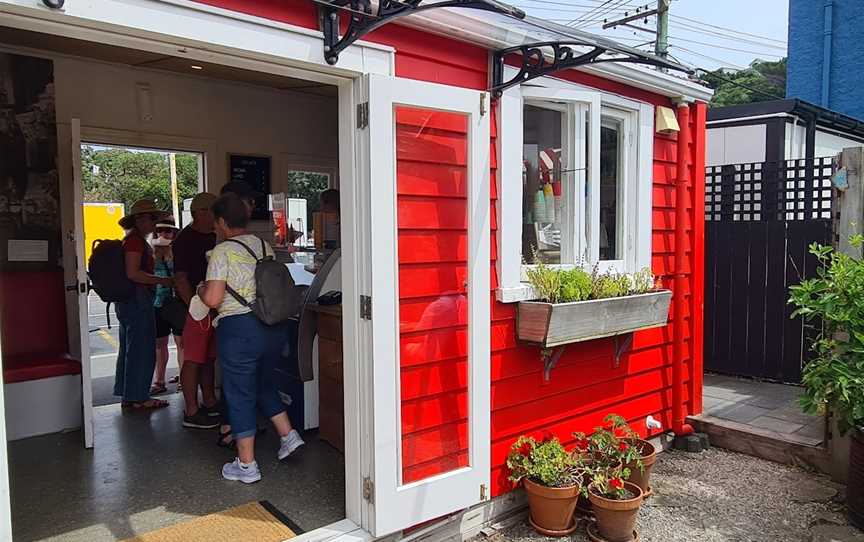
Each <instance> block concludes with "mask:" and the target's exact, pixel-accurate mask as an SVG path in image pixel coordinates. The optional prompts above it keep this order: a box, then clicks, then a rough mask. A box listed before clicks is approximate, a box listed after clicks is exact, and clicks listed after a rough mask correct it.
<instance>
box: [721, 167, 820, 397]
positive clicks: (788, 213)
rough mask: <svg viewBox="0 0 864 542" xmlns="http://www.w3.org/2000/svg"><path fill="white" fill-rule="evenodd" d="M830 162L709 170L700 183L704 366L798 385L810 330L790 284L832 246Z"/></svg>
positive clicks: (810, 269) (807, 273) (805, 274)
mask: <svg viewBox="0 0 864 542" xmlns="http://www.w3.org/2000/svg"><path fill="white" fill-rule="evenodd" d="M831 172H832V168H831V159H830V158H819V159H816V160H815V163H814V164H813V167H812V168H810V167H808V166H807V162H806V161H805V160H791V161H786V162H767V163H752V164H734V165H725V166H716V167H709V168H707V171H706V187H705V220H706V222H705V290H706V291H705V352H704V355H705V369H706V370H707V371H711V372H717V373H724V374H731V375H739V376H748V377H755V378H760V379H767V380H775V381H779V382H789V383H797V382H800V380H801V368H802V366H803V364H804V362H805V361H806V359H807V356H808V351H807V348H808V347H807V340H806V337H808V336H809V335H810V334H812V333H813V332H812V330H811V329H808V328H805V327H804V326H803V324H802V322H801V320H800V319H797V318H796V319H791V318H790V316H791V313H792V308H791V307H790V306H789V305H788V304H787V300H788V298H789V294H788V292H789V286H791V285H793V284H796V283H798V282H800V280H801V279H802V278H808V277H811V276H813V274H814V272H815V269H816V263H817V262H816V260H815V258H814V257H813V256H812V255H811V254H810V253H809V252H808V246H809V245H810V244H811V243H814V242H818V243H823V244H824V243H831V242H832V241H833V239H832V202H833V194H832V189H831V180H830V177H831Z"/></svg>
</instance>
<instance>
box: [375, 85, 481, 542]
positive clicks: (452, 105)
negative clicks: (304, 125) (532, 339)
mask: <svg viewBox="0 0 864 542" xmlns="http://www.w3.org/2000/svg"><path fill="white" fill-rule="evenodd" d="M366 84H367V88H366V91H367V94H366V97H367V98H368V118H365V117H367V114H366V111H365V110H364V105H363V104H361V106H360V108H359V109H358V116H359V117H360V122H359V126H360V132H361V136H360V138H359V139H360V145H359V148H360V149H361V151H360V152H359V155H360V156H359V158H360V163H361V171H362V172H363V177H365V178H366V179H368V180H366V181H365V182H368V186H369V197H370V207H369V208H370V216H369V219H370V222H369V227H370V229H371V243H370V246H369V249H368V250H369V253H370V271H371V273H370V286H371V296H372V301H371V339H372V340H371V347H370V349H371V358H372V359H371V364H370V365H371V373H372V379H371V386H372V390H371V403H372V422H373V423H372V428H371V432H372V441H373V446H372V447H371V450H370V453H371V454H372V457H371V461H370V462H369V463H371V472H370V476H369V481H368V482H369V483H367V484H366V487H365V488H364V489H365V492H366V494H367V497H368V499H367V500H368V501H369V507H370V510H369V513H368V514H367V516H366V517H367V521H366V523H367V525H364V527H366V528H367V529H368V530H370V531H371V532H372V533H373V534H374V535H376V536H383V535H386V534H389V533H393V532H396V531H399V530H401V529H405V528H407V527H411V526H414V525H417V524H419V523H422V522H425V521H428V520H431V519H435V518H438V517H441V516H443V515H446V514H448V513H451V512H454V511H457V510H461V509H464V508H467V507H469V506H472V505H474V504H477V503H478V502H480V501H482V500H485V499H488V493H489V492H488V488H489V479H490V370H489V358H490V292H491V285H490V272H491V262H490V214H491V213H490V194H489V182H490V117H491V115H490V113H489V107H490V106H489V98H488V96H487V95H486V94H485V93H483V92H480V91H474V90H467V89H461V88H455V87H449V86H443V85H436V84H431V83H423V82H418V81H412V80H406V79H399V78H395V77H388V76H376V75H371V76H368V79H367V80H366Z"/></svg>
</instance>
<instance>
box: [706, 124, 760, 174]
mask: <svg viewBox="0 0 864 542" xmlns="http://www.w3.org/2000/svg"><path fill="white" fill-rule="evenodd" d="M766 129H767V128H766V127H765V124H752V125H749V126H729V127H722V126H718V127H713V126H709V127H708V135H707V145H708V149H707V151H708V152H707V157H706V159H705V161H706V164H705V165H706V166H722V165H726V164H743V163H750V162H764V161H765V153H766V149H765V142H766V139H765V138H766Z"/></svg>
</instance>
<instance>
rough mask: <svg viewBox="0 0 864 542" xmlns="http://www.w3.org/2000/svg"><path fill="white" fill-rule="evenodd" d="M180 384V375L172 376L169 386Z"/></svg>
mask: <svg viewBox="0 0 864 542" xmlns="http://www.w3.org/2000/svg"><path fill="white" fill-rule="evenodd" d="M179 382H180V375H175V376H172V377H171V378H169V379H168V383H169V384H177V383H179Z"/></svg>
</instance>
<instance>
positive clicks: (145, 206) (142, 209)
mask: <svg viewBox="0 0 864 542" xmlns="http://www.w3.org/2000/svg"><path fill="white" fill-rule="evenodd" d="M146 214H150V215H153V221H154V222H162V221H163V220H165V219H166V218H167V217H169V216H171V213H169V212H168V211H163V210H161V209H159V208H158V207H156V204H155V203H153V200H152V199H139V200H138V201H136V202H135V203H133V204H132V208H131V209H129V214H127V215H126V216H124V217H123V218H121V219H120V221H119V222H118V224H120V227H121V228H123V229H124V230H129V229H132V227H133V226H134V225H135V217H136V216H138V215H146Z"/></svg>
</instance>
